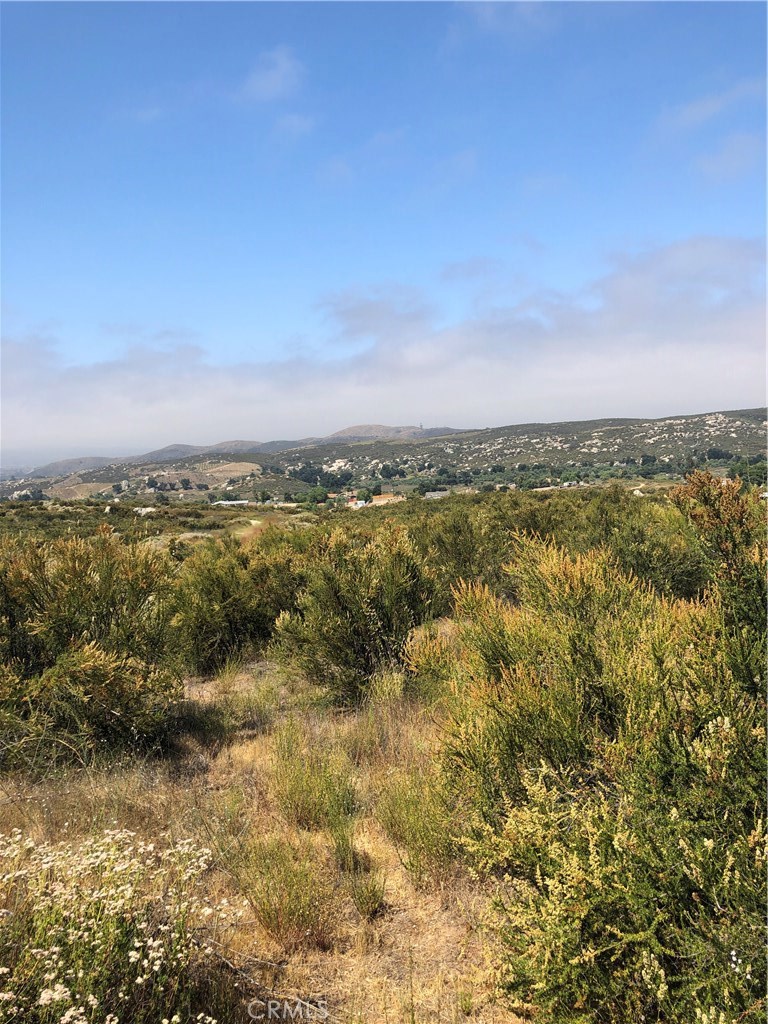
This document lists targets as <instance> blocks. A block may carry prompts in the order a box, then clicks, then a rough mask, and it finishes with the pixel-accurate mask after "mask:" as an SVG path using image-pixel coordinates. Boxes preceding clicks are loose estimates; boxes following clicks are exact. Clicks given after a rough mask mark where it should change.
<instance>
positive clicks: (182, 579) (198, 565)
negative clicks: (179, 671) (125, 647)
mask: <svg viewBox="0 0 768 1024" xmlns="http://www.w3.org/2000/svg"><path fill="white" fill-rule="evenodd" d="M299 581H300V575H299V569H298V566H297V558H296V553H295V551H294V549H293V548H291V547H290V546H288V545H286V544H284V545H282V546H279V547H278V546H275V547H273V548H272V549H270V550H264V549H263V548H261V547H259V546H258V545H254V546H252V547H244V546H242V545H240V544H239V543H238V542H237V541H236V540H234V539H232V538H227V539H224V540H222V541H219V542H216V543H210V544H206V545H205V546H200V547H198V548H197V549H196V550H195V551H194V553H193V554H192V555H191V556H190V557H189V558H188V559H186V561H185V562H184V564H183V565H182V568H181V570H180V573H179V579H178V583H177V586H176V591H175V607H176V615H175V617H174V626H175V628H176V630H177V634H178V643H179V649H180V652H181V657H182V659H183V663H184V665H185V666H186V667H187V668H189V669H191V670H192V671H195V672H200V673H209V672H213V671H216V670H217V669H220V668H221V667H222V666H223V665H224V664H225V663H226V662H227V660H228V659H229V658H231V657H233V656H236V655H239V654H241V653H245V652H247V651H248V650H249V648H254V647H258V646H259V645H261V644H263V643H264V642H265V641H267V640H268V639H269V637H270V635H271V632H272V627H273V624H274V621H275V619H276V618H277V616H278V615H279V614H280V612H281V611H283V610H284V609H287V608H291V607H293V604H294V601H295V594H296V589H297V587H298V585H299Z"/></svg>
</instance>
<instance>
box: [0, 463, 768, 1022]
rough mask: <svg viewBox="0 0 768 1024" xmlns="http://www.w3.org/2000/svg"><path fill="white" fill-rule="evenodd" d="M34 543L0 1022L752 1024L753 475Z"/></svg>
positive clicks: (26, 578)
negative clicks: (265, 1015) (300, 1016)
mask: <svg viewBox="0 0 768 1024" xmlns="http://www.w3.org/2000/svg"><path fill="white" fill-rule="evenodd" d="M40 526H41V527H42V528H41V529H39V530H37V531H36V530H35V529H33V528H32V526H30V525H29V521H27V523H26V526H25V529H24V531H21V532H20V533H19V534H16V535H14V534H13V533H9V534H7V535H6V536H4V537H3V539H2V540H1V541H0V661H1V663H2V667H1V668H0V759H1V762H2V763H1V767H2V771H3V776H2V794H0V965H2V966H0V989H2V991H0V1020H3V1021H4V1020H7V1021H12V1020H13V1021H22V1020H24V1021H35V1022H40V1024H48V1022H53V1021H56V1022H59V1024H80V1022H87V1024H128V1022H130V1021H147V1022H150V1021H153V1022H154V1021H157V1022H159V1021H164V1020H167V1021H169V1022H170V1021H174V1020H176V1021H178V1022H180V1024H181V1022H186V1021H192V1020H200V1021H205V1020H217V1021H220V1022H221V1024H229V1022H230V1021H247V1020H248V1019H249V1016H248V1011H247V1006H248V1004H249V1001H251V1000H254V999H261V1000H263V999H266V998H271V997H279V998H280V999H294V998H301V999H302V1000H304V1001H305V1004H306V1005H314V1006H319V1005H321V1002H320V1001H322V1000H327V1005H328V1012H329V1014H330V1018H329V1019H338V1020H344V1021H366V1022H379V1021H381V1022H385V1021H386V1022H393V1024H394V1022H400V1021H403V1022H406V1021H407V1022H417V1021H418V1022H422V1021H424V1022H426V1021H443V1022H448V1021H452V1022H455V1021H458V1020H463V1019H471V1020H476V1021H487V1022H492V1021H493V1022H510V1024H511V1022H515V1021H519V1020H527V1019H531V1020H536V1021H538V1022H544V1024H627V1022H629V1021H633V1022H634V1021H645V1022H651V1021H655V1022H667V1024H698V1022H701V1024H704V1022H706V1024H737V1022H739V1024H742V1022H747V1024H749V1022H755V1024H757V1022H758V1021H760V1020H764V1019H765V1011H766V1007H765V1002H764V993H765V987H766V977H765V957H764V943H765V929H764V908H765V899H766V893H765V806H764V792H763V789H764V778H765V771H766V763H765V712H766V708H765V661H764V656H765V638H766V629H765V600H766V592H765V590H766V588H765V561H766V533H765V526H766V523H765V503H764V502H763V501H761V499H760V496H759V493H758V490H757V489H756V488H754V487H752V486H750V485H749V484H748V483H746V482H742V480H741V479H739V478H738V477H737V478H736V479H733V480H730V479H721V478H718V477H715V476H712V475H710V474H709V473H706V472H701V471H694V472H693V473H691V474H690V475H689V476H688V477H687V479H686V481H685V482H684V484H682V485H681V486H679V487H677V488H676V489H674V490H671V491H667V492H664V491H659V492H658V493H656V494H654V495H653V496H645V497H641V496H636V495H634V494H632V493H631V491H630V490H628V489H623V488H622V487H620V486H618V485H615V486H612V487H609V488H603V489H599V490H597V489H591V488H580V489H573V490H557V491H551V492H547V493H543V494H537V493H535V492H525V493H520V492H506V493H499V492H497V493H492V494H491V493H489V494H477V495H466V496H453V497H449V498H445V499H444V500H442V501H441V502H428V501H423V500H421V499H419V498H416V497H414V498H413V499H411V500H408V501H404V502H401V503H400V504H398V505H393V506H391V507H381V508H375V509H370V510H368V511H365V512H362V513H361V512H354V513H353V512H338V511H334V512H333V513H329V514H328V515H323V514H321V515H319V516H312V517H306V516H302V515H299V516H293V517H285V519H284V521H282V522H280V523H275V524H272V525H269V524H265V525H264V527H263V528H261V529H260V530H257V531H250V532H243V533H242V534H237V533H235V532H233V531H231V530H229V531H228V530H225V531H224V533H225V534H226V535H222V536H221V537H220V538H216V537H215V536H211V538H210V539H206V540H203V541H199V542H198V543H196V544H195V545H194V547H192V546H184V545H183V544H177V543H175V542H174V543H170V544H165V545H158V544H156V543H153V539H152V538H148V537H141V536H138V537H137V536H134V535H133V534H132V533H127V534H126V533H122V532H121V531H120V530H119V529H117V528H114V526H104V525H102V526H99V527H98V528H94V529H93V530H92V531H91V533H90V535H87V531H83V532H84V533H86V535H83V536H79V535H70V536H59V535H58V534H59V530H58V528H57V529H55V530H54V531H53V536H48V537H47V536H46V535H45V529H44V527H45V523H44V522H42V521H41V523H40ZM305 1012H307V1011H305Z"/></svg>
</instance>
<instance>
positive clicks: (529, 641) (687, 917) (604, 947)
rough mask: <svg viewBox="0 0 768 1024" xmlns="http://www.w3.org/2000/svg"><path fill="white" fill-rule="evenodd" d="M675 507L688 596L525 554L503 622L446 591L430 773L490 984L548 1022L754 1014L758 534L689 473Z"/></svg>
mask: <svg viewBox="0 0 768 1024" xmlns="http://www.w3.org/2000/svg"><path fill="white" fill-rule="evenodd" d="M675 500H676V502H677V503H678V504H679V505H680V507H681V508H682V509H683V510H684V511H685V512H686V514H687V515H688V516H689V519H690V521H691V522H692V524H693V526H694V528H695V529H696V530H697V533H698V534H699V537H700V542H701V545H702V550H704V551H705V552H707V559H708V563H709V569H710V571H711V577H712V581H713V582H712V584H711V585H710V587H709V589H708V591H707V592H706V593H705V594H704V595H703V596H702V597H701V598H700V599H698V600H680V599H670V598H665V597H662V596H661V595H660V594H659V593H658V590H656V589H653V588H651V587H650V586H649V585H648V584H647V583H643V582H641V581H640V580H638V578H637V577H636V576H634V575H632V574H630V573H627V572H626V570H624V569H622V568H621V567H620V566H619V564H617V562H618V557H617V554H616V553H615V552H614V553H612V552H610V551H608V550H605V549H603V550H595V551H591V552H587V553H585V554H581V555H569V554H568V553H566V552H565V551H564V550H563V549H562V548H559V547H557V546H556V545H555V544H553V543H551V542H546V541H542V540H537V539H532V538H530V537H528V538H524V537H519V538H518V539H517V541H516V554H515V557H514V559H513V561H512V562H511V563H510V565H509V567H508V572H509V574H510V579H511V581H512V583H513V585H514V588H513V589H514V593H515V595H516V603H515V604H514V605H513V604H512V603H510V602H508V601H507V600H505V599H503V598H501V597H499V596H498V595H495V594H493V593H492V592H491V591H489V590H488V589H487V588H485V587H482V586H480V585H476V584H475V585H469V584H467V585H463V586H460V587H458V588H457V593H456V615H457V621H458V624H459V648H458V651H457V652H456V653H455V666H454V668H453V670H452V679H453V684H454V696H453V698H452V705H451V725H450V729H449V732H450V737H449V740H448V743H447V745H446V750H445V755H444V756H445V762H446V768H447V772H448V777H449V779H450V782H451V785H452V787H453V790H454V793H455V798H456V799H457V801H458V802H459V805H460V806H461V807H462V818H463V823H464V829H463V832H464V838H463V845H464V847H465V849H466V851H467V854H468V856H469V857H470V860H471V862H472V863H473V864H474V865H475V868H476V870H478V871H480V872H481V873H485V874H488V875H491V876H494V877H496V878H497V880H498V884H499V885H500V889H501V893H502V894H501V895H500V897H499V899H498V901H497V907H496V909H497V917H496V925H497V929H498V934H499V936H500V939H501V941H502V944H503V949H504V950H505V953H504V956H503V960H502V962H501V963H500V965H499V981H500V984H501V985H502V987H503V988H504V989H505V990H506V991H507V993H508V995H509V998H510V1000H511V1001H512V1002H513V1004H515V1005H516V1006H517V1007H518V1008H520V1009H522V1010H528V1011H531V1012H533V1013H534V1014H535V1016H536V1019H537V1020H541V1021H545V1022H550V1024H555V1022H557V1024H577V1022H578V1024H626V1022H627V1021H664V1022H670V1024H692V1022H697V1021H718V1022H723V1024H736V1022H737V1021H739V1022H743V1021H755V1022H756V1021H758V1020H762V1019H764V1018H765V1004H764V1002H763V996H764V993H765V982H766V977H765V957H764V942H765V927H764V916H765V915H764V911H765V827H764V809H763V808H764V792H763V790H764V779H765V768H766V765H765V700H764V696H763V683H764V670H763V668H762V665H761V664H758V660H757V658H756V657H755V650H756V648H757V647H760V646H761V645H762V649H763V650H764V639H765V619H764V615H765V612H764V610H763V609H764V605H763V604H762V595H763V592H764V591H763V588H764V563H765V532H764V517H763V515H762V514H761V510H760V508H759V505H758V504H757V501H756V498H755V497H754V496H753V495H752V494H750V493H746V494H744V493H740V492H739V489H738V484H737V485H736V487H730V486H729V485H728V483H727V482H726V483H725V484H721V483H720V482H719V481H715V480H713V478H709V477H705V476H704V475H703V474H702V475H700V476H698V477H695V478H693V479H692V480H690V481H689V483H688V484H687V485H686V487H685V488H683V489H682V490H681V491H680V492H679V493H678V494H677V495H676V497H675Z"/></svg>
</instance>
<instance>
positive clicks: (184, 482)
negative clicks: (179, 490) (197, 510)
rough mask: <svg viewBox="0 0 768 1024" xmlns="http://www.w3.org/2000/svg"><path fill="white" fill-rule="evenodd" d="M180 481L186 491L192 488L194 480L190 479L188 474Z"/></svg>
mask: <svg viewBox="0 0 768 1024" xmlns="http://www.w3.org/2000/svg"><path fill="white" fill-rule="evenodd" d="M179 483H180V484H181V486H182V487H183V488H184V490H185V491H191V490H192V481H191V480H190V479H189V477H188V476H183V477H182V478H181V480H180V481H179Z"/></svg>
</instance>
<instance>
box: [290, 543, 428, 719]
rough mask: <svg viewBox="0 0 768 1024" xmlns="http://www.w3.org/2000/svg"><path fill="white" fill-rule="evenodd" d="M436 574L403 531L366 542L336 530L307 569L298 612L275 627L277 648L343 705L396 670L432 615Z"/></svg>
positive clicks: (357, 698)
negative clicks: (415, 629) (387, 671)
mask: <svg viewBox="0 0 768 1024" xmlns="http://www.w3.org/2000/svg"><path fill="white" fill-rule="evenodd" d="M435 595H436V583H435V576H434V573H433V572H432V571H431V570H430V569H429V568H428V567H427V564H426V562H425V560H424V558H423V556H421V555H419V553H418V552H417V550H416V548H415V547H414V545H413V543H412V542H411V541H410V539H409V538H408V536H407V534H405V533H404V532H403V531H393V532H392V533H390V534H379V535H377V536H376V537H374V539H373V540H370V541H368V542H366V543H356V542H355V539H354V538H352V537H349V536H347V535H345V534H344V533H342V532H340V531H336V532H334V533H333V534H332V535H331V537H330V538H329V539H328V541H327V543H326V544H325V547H324V550H323V551H322V552H321V553H320V554H319V557H317V558H316V559H315V560H313V561H312V562H311V563H310V564H309V565H308V567H307V582H306V587H305V589H304V590H303V591H302V593H301V594H300V595H299V599H298V608H297V611H296V612H295V613H283V614H282V615H281V616H280V618H279V619H278V622H277V628H276V640H277V645H276V650H277V653H278V654H279V655H280V656H282V657H283V658H284V659H286V660H289V661H292V662H293V663H295V664H297V665H298V666H299V667H300V668H301V669H302V670H303V671H304V672H306V674H307V675H308V676H309V677H310V678H311V679H313V680H315V681H317V682H319V683H324V684H327V685H328V686H329V687H330V689H331V691H332V692H333V693H334V694H335V695H336V697H337V698H338V699H339V700H341V701H345V702H353V701H356V700H359V699H360V698H361V697H362V696H363V694H364V691H365V687H366V685H367V683H368V682H369V680H370V679H371V677H372V676H373V675H375V674H376V673H377V672H379V671H381V670H382V669H386V668H394V667H396V666H397V665H398V662H399V659H400V656H401V653H402V650H403V647H404V645H405V642H406V640H407V637H408V634H409V633H410V631H411V630H412V629H413V627H414V626H417V625H419V624H420V623H422V622H424V621H426V620H428V619H429V618H431V617H432V614H433V612H432V609H433V603H434V601H435Z"/></svg>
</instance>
